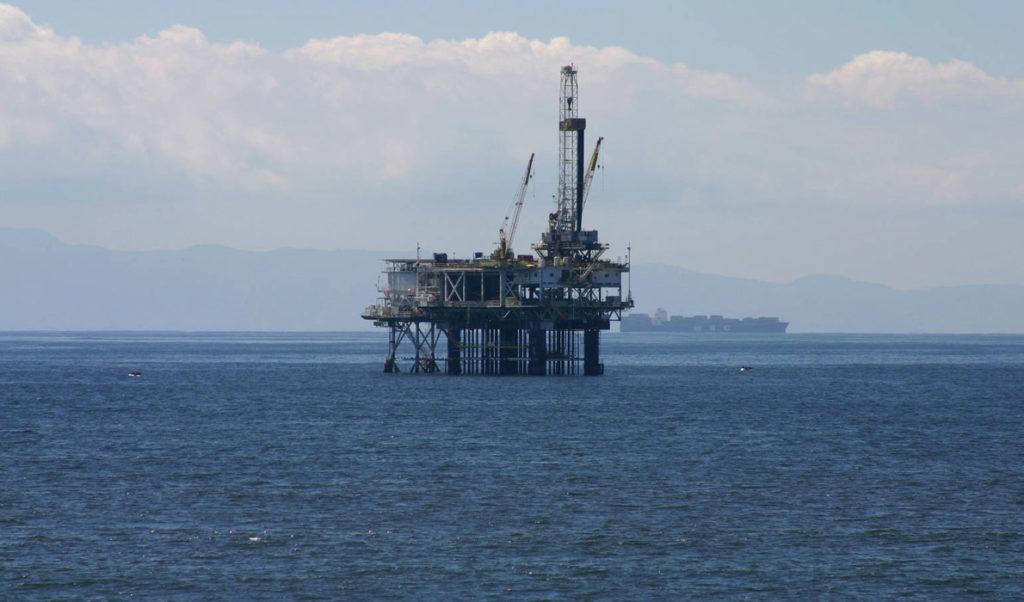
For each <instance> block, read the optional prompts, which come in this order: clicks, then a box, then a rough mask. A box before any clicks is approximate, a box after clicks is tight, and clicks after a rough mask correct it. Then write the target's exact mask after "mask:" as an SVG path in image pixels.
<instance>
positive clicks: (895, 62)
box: [807, 50, 1024, 108]
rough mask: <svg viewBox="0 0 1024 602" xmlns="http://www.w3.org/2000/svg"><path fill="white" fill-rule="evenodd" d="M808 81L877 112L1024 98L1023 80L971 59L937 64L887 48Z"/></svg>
mask: <svg viewBox="0 0 1024 602" xmlns="http://www.w3.org/2000/svg"><path fill="white" fill-rule="evenodd" d="M807 81H808V84H809V85H810V87H811V89H812V91H827V92H830V93H832V94H835V95H837V96H839V97H840V98H843V99H845V100H847V101H848V102H850V103H854V104H863V105H867V106H869V107H874V108H887V107H892V106H893V105H894V104H895V103H896V102H897V101H899V100H901V99H906V98H914V99H919V100H925V101H939V100H943V99H949V98H954V97H964V96H966V97H984V96H1011V97H1021V98H1024V80H1009V79H1006V78H1001V77H994V76H992V75H989V74H988V73H985V72H984V71H983V70H981V69H979V68H978V67H976V66H975V65H973V64H971V63H969V62H967V61H961V60H957V59H950V60H949V61H947V62H945V63H932V62H931V61H929V60H928V59H926V58H923V57H918V56H911V55H909V54H907V53H905V52H887V51H883V50H873V51H871V52H867V53H864V54H860V55H858V56H856V57H854V58H853V60H851V61H850V62H848V63H846V64H844V65H843V66H841V67H839V68H838V69H835V70H833V71H832V72H831V73H828V74H815V75H812V76H810V77H809V78H808V80H807Z"/></svg>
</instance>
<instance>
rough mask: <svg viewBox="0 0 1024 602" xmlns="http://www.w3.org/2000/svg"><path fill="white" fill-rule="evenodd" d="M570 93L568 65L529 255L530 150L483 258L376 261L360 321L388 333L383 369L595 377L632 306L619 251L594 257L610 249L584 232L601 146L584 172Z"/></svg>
mask: <svg viewBox="0 0 1024 602" xmlns="http://www.w3.org/2000/svg"><path fill="white" fill-rule="evenodd" d="M578 91H579V90H578V86H577V82H576V69H575V67H574V66H573V65H568V66H565V67H562V70H561V92H560V98H559V122H558V130H559V164H558V174H559V176H558V193H557V194H556V195H555V202H556V205H557V206H556V208H555V211H554V212H553V213H551V214H550V215H549V216H548V229H547V231H546V232H544V233H542V234H541V239H540V241H539V242H536V243H534V244H533V245H532V248H533V250H534V252H535V253H536V256H534V255H533V254H520V255H517V254H515V253H514V252H513V250H512V242H513V239H514V237H515V232H516V227H517V226H518V224H519V215H520V211H521V210H522V207H523V200H524V198H525V196H526V190H527V187H528V185H529V183H530V179H531V177H532V175H533V155H531V156H530V160H529V163H528V164H527V167H526V173H525V175H524V176H523V180H522V184H521V186H520V188H519V192H518V195H517V197H516V200H515V202H514V204H513V209H512V210H510V215H506V217H505V220H504V222H503V223H502V226H501V228H500V229H499V231H498V238H499V240H498V248H497V249H495V250H494V252H492V253H491V254H490V255H486V256H485V255H484V253H482V252H478V253H475V254H474V257H473V258H471V259H455V258H449V257H448V255H447V253H434V254H433V258H432V259H421V258H419V257H417V258H415V259H387V260H385V261H386V263H387V267H386V269H385V271H384V276H385V278H384V279H383V284H382V285H381V286H379V289H380V293H381V296H380V297H379V298H378V300H377V303H376V304H375V305H371V306H369V307H367V308H366V311H365V313H364V314H363V318H365V319H367V320H373V322H374V325H375V326H379V327H384V328H387V329H388V331H389V338H388V355H387V358H386V359H385V360H384V372H401V371H407V372H426V373H434V372H442V371H443V372H446V373H448V374H488V375H535V376H544V375H561V374H584V375H588V376H594V375H599V374H603V373H604V364H602V363H601V355H600V331H602V330H608V328H609V326H610V323H611V321H612V320H621V319H622V312H623V310H628V309H629V308H631V307H633V300H632V298H631V295H630V293H629V291H628V289H627V292H626V296H625V297H623V294H622V292H623V291H622V275H623V274H624V273H626V272H629V257H628V255H627V257H626V261H625V262H620V261H610V260H608V259H603V258H602V256H603V255H604V253H605V251H607V250H608V245H606V244H603V243H601V242H599V241H598V238H597V231H596V230H584V229H583V209H584V206H585V205H586V201H587V194H588V192H589V187H590V182H591V180H592V178H593V175H594V171H595V169H596V168H597V158H598V153H599V151H600V148H601V141H602V140H603V139H602V138H599V139H598V140H597V144H596V145H595V146H594V152H593V154H592V155H591V158H590V162H589V164H588V165H587V167H586V168H584V162H583V158H584V157H583V152H584V150H583V133H584V131H585V130H586V127H587V120H586V119H583V118H581V117H579V115H578V109H579V96H578ZM417 255H419V253H418V252H417ZM442 335H443V337H442ZM442 338H443V339H444V341H445V342H444V343H442ZM403 351H404V352H405V353H404V354H403ZM439 351H443V355H439V353H438V352H439Z"/></svg>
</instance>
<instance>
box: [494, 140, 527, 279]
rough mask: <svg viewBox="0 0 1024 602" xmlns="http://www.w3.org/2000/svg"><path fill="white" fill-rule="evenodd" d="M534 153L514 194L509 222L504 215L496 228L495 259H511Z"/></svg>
mask: <svg viewBox="0 0 1024 602" xmlns="http://www.w3.org/2000/svg"><path fill="white" fill-rule="evenodd" d="M534 155H535V153H530V161H529V162H528V163H527V164H526V173H525V174H524V175H523V183H522V184H520V186H519V194H517V195H516V202H515V208H514V209H513V210H512V216H511V223H509V216H507V215H506V216H505V221H504V222H503V223H502V226H501V229H499V230H498V250H497V251H495V253H494V255H495V259H502V260H504V259H511V258H512V241H513V240H514V239H515V237H516V227H518V226H519V214H520V213H521V212H522V210H523V201H524V200H525V199H526V189H527V187H529V185H530V178H531V177H532V176H533V157H534ZM506 224H508V232H507V233H506V231H505V225H506Z"/></svg>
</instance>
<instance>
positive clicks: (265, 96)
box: [0, 0, 1024, 289]
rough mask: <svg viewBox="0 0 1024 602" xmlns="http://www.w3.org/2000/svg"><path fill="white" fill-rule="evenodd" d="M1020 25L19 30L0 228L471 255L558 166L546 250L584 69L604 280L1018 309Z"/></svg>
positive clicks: (475, 5)
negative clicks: (572, 79) (574, 75)
mask: <svg viewBox="0 0 1024 602" xmlns="http://www.w3.org/2000/svg"><path fill="white" fill-rule="evenodd" d="M1022 26H1024V4H1021V3H1019V2H972V3H964V2H944V1H927V2H914V1H907V2H888V1H886V2H881V1H875V2H871V1H865V2H829V1H814V2H810V1H808V2H796V1H790V2H785V1H779V2H739V1H736V2H674V1H665V2H650V1H642V0H640V1H633V2H601V1H591V2H572V1H570V2H560V3H548V2H533V1H526V2H516V3H510V2H455V1H451V0H448V1H444V0H442V1H439V2H430V3H424V2H412V1H407V2H394V1H392V2H389V1H386V0H385V1H381V2H373V3H364V2H328V1H321V0H307V1H305V2H299V3H281V2H272V1H269V0H251V1H240V0H238V1H236V0H227V1H223V2H216V3H210V2H200V1H193V0H180V1H175V2H169V1H158V2H142V3H140V2H135V1H129V0H95V1H92V2H72V1H55V0H35V1H25V2H20V3H15V4H0V227H14V228H39V229H42V230H45V231H47V232H49V233H51V234H53V235H54V236H56V237H58V238H60V239H61V240H63V241H65V242H69V243H75V244H90V245H98V246H103V247H106V248H111V249H124V250H148V249H177V248H184V247H188V246H191V245H198V244H222V245H227V246H230V247H234V248H239V249H249V250H269V249H275V248H281V247H300V248H320V249H368V250H410V249H415V247H416V245H417V244H419V245H421V246H422V248H423V249H424V251H425V252H430V251H447V252H448V253H449V254H453V255H455V256H468V255H470V254H471V253H472V252H474V251H478V250H483V251H488V250H490V249H491V248H493V245H494V243H495V241H496V240H497V231H498V228H499V227H500V226H501V224H502V221H503V219H504V217H505V215H506V213H507V212H508V210H509V205H510V202H511V201H512V200H513V198H514V197H515V195H516V193H517V191H518V188H519V181H520V179H521V177H522V172H523V170H524V169H525V166H526V162H527V160H528V158H529V156H530V153H533V152H535V153H537V160H536V161H535V177H534V179H533V182H532V184H531V187H530V190H529V192H528V194H527V200H526V204H525V206H524V209H523V216H522V219H521V221H520V226H519V230H518V233H517V236H516V240H515V241H514V247H515V248H516V250H517V251H518V252H529V248H528V247H529V244H530V243H531V242H533V241H535V240H537V239H538V237H539V234H540V231H541V230H543V229H544V228H545V226H546V219H545V218H546V215H547V213H548V212H549V211H550V210H551V208H552V206H553V200H552V195H553V193H554V192H555V188H556V185H557V176H556V171H555V168H556V155H557V99H558V72H559V67H560V66H562V65H564V64H568V63H570V62H571V63H573V64H574V65H575V66H576V67H577V68H578V70H579V84H580V115H581V116H583V117H586V118H587V120H588V121H587V141H588V142H587V145H588V147H589V146H590V145H591V144H592V143H593V142H594V141H595V140H596V138H597V137H598V136H603V137H604V138H605V140H604V144H603V145H602V156H601V161H600V164H601V169H600V170H599V171H598V172H597V174H596V176H595V178H594V182H593V187H592V189H591V190H592V192H591V194H590V196H589V200H588V204H587V208H586V212H585V214H584V226H585V227H586V228H589V229H598V230H599V231H600V233H601V239H602V240H603V241H605V242H608V243H609V244H610V245H611V249H610V251H609V252H608V256H610V257H616V256H622V255H624V254H625V249H626V246H627V245H629V246H630V248H631V249H632V259H633V261H634V262H640V263H663V264H669V265H677V266H680V267H684V268H688V269H692V270H697V271H701V272H708V273H714V274H721V275H727V276H736V277H744V278H753V279H758V280H767V281H773V282H788V281H791V280H793V279H796V278H800V277H802V276H806V275H810V274H834V275H840V276H845V277H848V278H853V279H857V280H864V281H869V282H879V283H883V284H886V285H889V286H893V287H896V288H901V289H912V288H923V287H934V286H946V285H962V284H1024V262H1022V261H1020V258H1021V257H1022V256H1024V237H1022V236H1021V235H1020V233H1021V232H1022V231H1024V170H1021V169H1020V166H1021V165H1024V142H1022V140H1024V64H1022V60H1021V58H1020V57H1022V56H1024V41H1022V39H1021V36H1020V35H1019V31H1020V30H1021V28H1022ZM588 154H589V148H588Z"/></svg>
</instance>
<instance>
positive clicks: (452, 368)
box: [447, 328, 462, 374]
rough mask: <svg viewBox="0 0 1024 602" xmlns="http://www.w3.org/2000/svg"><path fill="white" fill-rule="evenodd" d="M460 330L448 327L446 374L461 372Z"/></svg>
mask: <svg viewBox="0 0 1024 602" xmlns="http://www.w3.org/2000/svg"><path fill="white" fill-rule="evenodd" d="M461 351H462V331H461V330H459V329H458V328H449V329H448V368H447V370H448V374H462V356H461V353H460V352H461Z"/></svg>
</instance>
